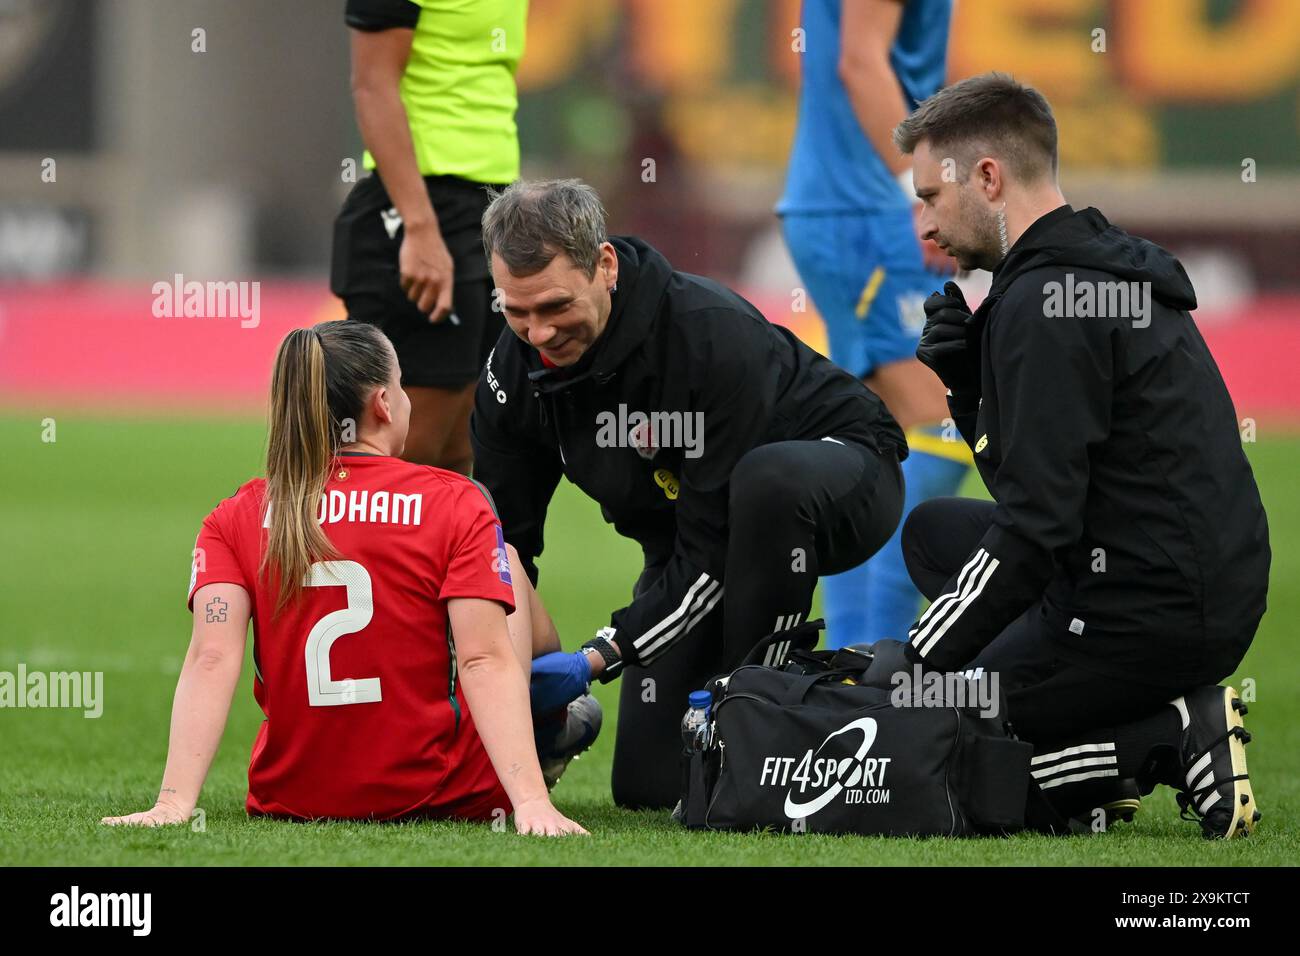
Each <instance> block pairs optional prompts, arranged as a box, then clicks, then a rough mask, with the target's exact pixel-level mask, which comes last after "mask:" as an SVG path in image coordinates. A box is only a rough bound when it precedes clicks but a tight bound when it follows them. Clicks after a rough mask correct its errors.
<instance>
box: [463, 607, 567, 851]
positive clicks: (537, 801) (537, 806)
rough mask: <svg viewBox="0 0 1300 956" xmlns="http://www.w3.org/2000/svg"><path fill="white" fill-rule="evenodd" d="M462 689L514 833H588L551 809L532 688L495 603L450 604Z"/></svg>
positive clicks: (502, 611) (504, 619) (501, 609)
mask: <svg viewBox="0 0 1300 956" xmlns="http://www.w3.org/2000/svg"><path fill="white" fill-rule="evenodd" d="M447 612H448V615H449V616H450V619H451V631H452V635H453V640H454V641H455V644H456V659H457V661H459V669H460V680H461V685H462V686H463V687H464V688H465V699H466V701H467V702H468V703H469V707H470V711H471V712H472V713H473V714H474V722H475V725H476V726H477V728H478V733H479V737H480V738H481V739H482V741H483V746H484V748H485V749H486V750H487V753H488V757H489V758H490V759H491V761H492V766H493V767H494V768H496V771H497V777H498V778H499V779H500V780H501V785H502V786H503V787H504V788H505V791H506V795H507V796H509V797H510V802H511V804H512V805H513V806H514V808H515V829H516V830H517V831H518V832H519V833H533V834H537V835H539V836H564V835H567V834H573V833H583V834H585V833H586V832H587V831H586V830H584V829H583V828H582V827H581V826H579V825H578V824H576V823H574V822H573V821H572V820H570V819H568V818H567V817H565V816H564V815H563V814H562V813H560V811H558V810H556V809H555V807H554V806H552V804H551V799H550V796H549V795H548V793H547V790H546V783H545V781H544V780H543V779H542V769H541V765H540V764H539V763H538V760H537V750H536V748H535V747H534V745H533V722H532V713H531V711H530V709H529V701H528V683H527V681H526V680H525V678H524V671H523V670H522V669H521V668H520V666H519V660H518V657H517V656H516V652H515V649H514V648H513V647H512V645H511V640H510V633H509V629H508V628H507V626H506V612H505V609H504V608H503V607H501V605H499V604H497V603H495V602H494V601H486V600H483V599H481V598H453V599H452V600H450V601H448V602H447Z"/></svg>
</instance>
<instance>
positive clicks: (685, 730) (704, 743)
mask: <svg viewBox="0 0 1300 956" xmlns="http://www.w3.org/2000/svg"><path fill="white" fill-rule="evenodd" d="M687 702H688V704H689V705H690V706H689V709H688V710H687V711H686V716H685V717H683V718H682V744H683V745H684V746H685V748H686V752H687V753H698V752H699V751H701V750H705V749H707V748H708V745H709V739H708V737H709V711H710V709H711V708H712V707H713V695H712V694H710V693H709V692H708V691H707V690H696V691H692V692H691V695H690V697H689V698H688V701H687Z"/></svg>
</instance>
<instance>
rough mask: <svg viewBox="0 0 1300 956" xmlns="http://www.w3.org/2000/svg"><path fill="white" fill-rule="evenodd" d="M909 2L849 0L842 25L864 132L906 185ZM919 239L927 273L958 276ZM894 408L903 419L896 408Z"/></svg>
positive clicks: (845, 70) (847, 71)
mask: <svg viewBox="0 0 1300 956" xmlns="http://www.w3.org/2000/svg"><path fill="white" fill-rule="evenodd" d="M905 2H906V0H846V2H845V4H844V12H843V20H842V22H841V25H840V63H839V74H840V79H841V80H842V81H843V83H844V88H845V89H846V90H848V93H849V101H850V102H851V103H852V104H853V112H854V115H856V116H857V118H858V123H859V124H860V125H861V126H862V131H863V132H864V133H865V134H866V136H867V139H869V140H870V141H871V145H872V146H874V147H875V149H876V153H877V155H879V156H880V158H881V160H882V161H883V162H884V163H885V165H886V166H888V167H889V171H890V172H892V173H894V174H895V175H899V176H901V177H902V178H901V179H900V183H904V182H906V180H907V176H906V174H907V173H908V171H910V169H911V166H912V164H911V162H910V160H909V159H908V157H906V156H904V155H902V154H901V153H900V152H899V151H898V150H897V149H896V148H895V147H894V141H893V138H892V136H893V131H894V127H895V126H897V125H898V124H899V123H901V122H902V121H903V119H904V118H905V117H906V116H907V112H908V110H907V101H906V98H905V96H904V95H903V88H902V87H901V86H900V85H899V83H898V77H897V75H896V74H895V73H894V70H893V68H892V67H891V66H890V64H889V50H890V47H891V45H892V44H893V42H894V38H895V37H896V36H897V35H898V25H899V21H901V20H902V18H903V6H904V3H905ZM904 188H906V187H905V186H904ZM908 198H909V199H911V198H912V196H911V195H909V196H908ZM918 239H920V243H921V257H922V259H923V260H924V261H925V267H926V268H927V269H931V270H933V271H935V272H938V273H940V274H944V275H946V274H949V273H951V272H953V271H955V265H954V263H953V260H952V258H951V257H950V256H949V255H948V254H947V253H945V252H944V251H943V250H942V249H940V248H939V247H938V246H937V245H935V243H934V241H933V240H927V239H924V238H922V237H920V236H918ZM890 409H891V410H892V411H894V413H895V415H897V414H898V411H897V410H896V409H894V407H893V405H891V406H890ZM940 417H942V416H940ZM900 421H901V419H900ZM904 427H907V426H906V425H904Z"/></svg>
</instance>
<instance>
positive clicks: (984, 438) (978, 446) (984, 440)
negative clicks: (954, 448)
mask: <svg viewBox="0 0 1300 956" xmlns="http://www.w3.org/2000/svg"><path fill="white" fill-rule="evenodd" d="M988 443H989V436H988V435H980V440H979V441H977V442H976V443H975V454H977V455H978V454H979V453H980V452H982V451H983V450H984V449H985V448H987V447H988Z"/></svg>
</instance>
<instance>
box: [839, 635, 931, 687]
mask: <svg viewBox="0 0 1300 956" xmlns="http://www.w3.org/2000/svg"><path fill="white" fill-rule="evenodd" d="M871 654H872V657H871V665H870V666H869V667H868V668H867V669H866V670H865V671H863V673H862V676H861V677H859V678H858V683H859V684H862V685H864V686H866V687H878V688H880V689H881V690H892V689H893V687H894V675H895V674H899V673H902V674H906V675H907V678H908V680H911V679H912V676H913V675H912V668H913V667H914V666H915V665H917V664H920V665H921V671H922V673H924V672H925V671H929V670H933V669H934V668H932V667H930V665H928V664H927V663H926V662H925V659H924V658H922V657H921V655H920V654H918V653H917V652H916V648H915V647H914V646H913V645H912V644H910V643H909V642H907V641H894V640H890V639H888V638H884V639H882V640H879V641H876V643H874V644H872V645H871Z"/></svg>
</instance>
